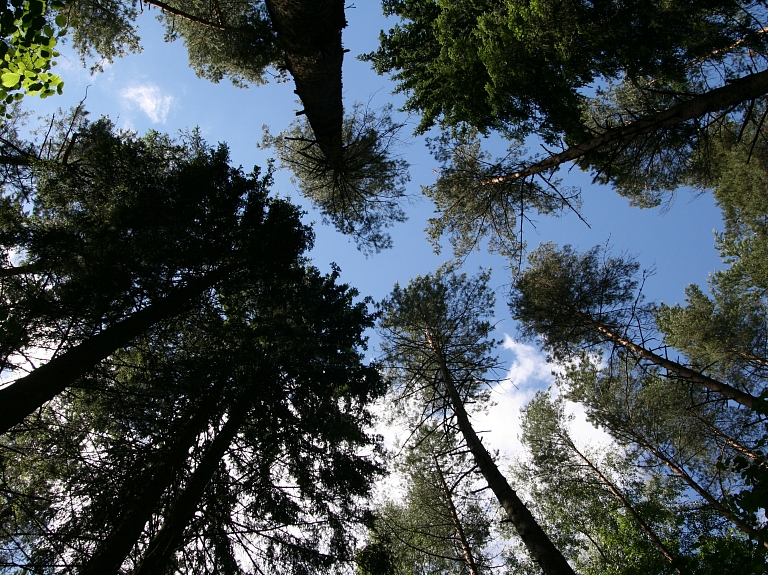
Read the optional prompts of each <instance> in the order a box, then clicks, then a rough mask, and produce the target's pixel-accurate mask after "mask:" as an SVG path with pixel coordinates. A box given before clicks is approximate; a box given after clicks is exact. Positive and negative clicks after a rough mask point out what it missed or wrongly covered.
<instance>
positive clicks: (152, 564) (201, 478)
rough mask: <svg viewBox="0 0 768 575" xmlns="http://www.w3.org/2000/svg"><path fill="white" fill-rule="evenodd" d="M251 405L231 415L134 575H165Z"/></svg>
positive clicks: (239, 404) (237, 407)
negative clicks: (168, 564) (167, 566)
mask: <svg viewBox="0 0 768 575" xmlns="http://www.w3.org/2000/svg"><path fill="white" fill-rule="evenodd" d="M250 409H251V401H248V400H246V399H241V400H240V401H238V402H237V403H235V405H234V407H233V408H232V409H231V410H230V412H229V418H228V419H227V422H226V423H225V424H224V426H223V427H222V428H221V430H219V433H218V434H217V435H216V438H215V439H214V440H213V442H212V443H211V444H210V445H209V446H208V449H207V450H206V451H205V455H204V456H203V458H202V459H201V460H200V463H199V464H198V466H197V467H196V468H195V471H194V473H192V475H191V476H190V478H189V481H187V484H186V486H185V487H184V490H183V491H182V492H181V494H180V495H179V497H178V498H177V499H176V502H175V504H174V505H173V508H172V509H171V510H170V512H169V513H168V514H167V515H166V517H165V521H164V523H163V526H162V527H161V528H160V530H159V531H158V532H157V534H156V535H155V536H154V537H153V539H152V541H150V543H149V546H148V547H147V550H146V552H145V553H144V557H143V559H142V560H141V562H140V563H139V565H138V566H137V567H136V568H135V569H134V570H133V572H132V575H149V574H153V573H154V574H158V575H162V574H164V573H165V572H166V571H165V568H166V565H167V563H168V561H169V560H170V558H171V556H172V555H173V554H174V553H175V552H176V550H177V549H178V548H179V546H180V545H181V542H182V536H183V535H184V530H185V529H186V527H187V525H188V524H189V521H190V520H191V519H192V516H193V515H194V513H195V510H196V509H197V506H198V504H199V503H200V499H201V498H202V496H203V492H204V491H205V488H206V487H207V486H208V483H210V481H211V478H212V477H213V475H214V473H216V469H217V468H218V466H219V462H220V461H221V459H222V457H224V454H225V453H226V452H227V450H228V449H229V446H230V444H231V443H232V440H233V439H234V437H235V435H237V432H238V430H239V429H240V427H241V426H242V425H243V422H244V421H245V419H246V417H247V415H248V412H249V411H250Z"/></svg>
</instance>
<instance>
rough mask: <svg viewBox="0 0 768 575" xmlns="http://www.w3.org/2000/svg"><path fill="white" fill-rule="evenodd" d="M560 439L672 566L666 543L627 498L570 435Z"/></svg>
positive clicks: (671, 556)
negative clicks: (582, 451)
mask: <svg viewBox="0 0 768 575" xmlns="http://www.w3.org/2000/svg"><path fill="white" fill-rule="evenodd" d="M561 439H562V440H563V441H564V442H565V443H566V445H567V446H568V448H569V449H570V450H571V451H573V452H574V453H575V454H576V456H577V457H578V458H579V459H581V460H582V461H583V462H584V463H586V464H587V467H589V468H590V469H591V470H592V472H593V473H594V474H595V475H597V478H598V479H599V480H600V482H601V483H602V484H603V485H605V487H606V488H607V489H608V491H610V492H611V493H612V494H613V496H614V497H615V498H616V499H617V500H618V502H619V503H621V505H622V506H623V507H624V509H626V510H627V513H629V514H630V515H631V516H632V519H634V520H635V523H637V525H638V526H639V527H640V529H641V530H642V531H643V533H645V534H646V535H647V536H648V539H650V540H651V541H652V542H653V544H654V545H655V546H656V549H658V550H659V553H661V554H662V555H663V556H664V558H665V559H666V560H667V561H669V563H670V564H672V565H673V566H674V565H675V557H674V556H673V555H672V553H671V551H670V550H669V549H668V548H667V546H666V545H664V543H663V542H662V541H661V539H660V538H659V537H658V535H656V533H655V532H654V531H653V529H651V527H650V525H648V524H647V523H646V522H645V520H644V519H643V518H642V517H641V516H640V514H639V513H638V512H637V510H635V508H634V507H633V506H632V504H631V503H630V502H629V501H627V498H626V497H624V495H623V494H622V493H621V491H619V489H618V488H617V487H616V486H615V485H614V484H613V483H612V482H611V480H610V479H608V478H607V477H606V476H605V475H603V473H602V472H601V471H600V470H599V469H598V468H597V467H596V466H595V465H594V464H593V463H592V462H591V461H590V460H589V459H588V458H587V457H586V456H585V455H584V454H583V453H581V451H579V449H578V448H577V447H576V445H575V444H574V443H573V442H572V441H571V439H570V437H562V436H561ZM674 569H675V571H677V572H678V573H680V572H681V571H680V569H679V568H678V567H674Z"/></svg>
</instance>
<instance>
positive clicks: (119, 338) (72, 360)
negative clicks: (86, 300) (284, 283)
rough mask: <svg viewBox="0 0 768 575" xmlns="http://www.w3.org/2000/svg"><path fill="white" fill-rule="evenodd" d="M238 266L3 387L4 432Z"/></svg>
mask: <svg viewBox="0 0 768 575" xmlns="http://www.w3.org/2000/svg"><path fill="white" fill-rule="evenodd" d="M233 269H234V268H233V267H232V266H226V267H221V268H219V269H217V270H215V271H212V272H209V273H208V274H206V275H204V276H202V277H199V278H196V279H193V280H190V281H189V283H187V285H186V286H184V287H182V288H178V289H176V290H174V291H173V292H171V293H170V294H169V295H167V296H166V297H164V298H162V299H160V300H158V301H156V302H154V303H153V304H151V305H149V306H147V307H145V308H144V309H142V310H140V311H137V312H136V313H134V314H133V315H131V316H130V317H128V318H126V319H124V320H122V321H120V322H118V323H116V324H115V325H113V326H110V327H108V328H107V329H105V330H104V331H102V332H101V333H99V334H97V335H94V336H92V337H90V338H88V339H87V340H85V341H84V342H82V343H80V344H78V345H76V346H75V347H73V348H71V349H69V350H67V351H66V352H64V353H63V354H61V355H60V356H58V357H55V358H53V359H52V360H51V361H49V362H48V363H46V364H45V365H42V366H40V367H38V368H37V369H35V370H34V371H33V372H32V373H30V374H29V375H27V376H25V377H22V378H20V379H18V380H16V381H15V382H13V383H12V384H11V385H9V386H7V387H5V388H3V389H0V405H2V406H3V409H2V410H0V433H5V432H6V431H8V430H9V429H10V428H11V427H13V426H14V425H16V424H17V423H21V422H22V421H23V420H24V418H25V417H27V416H28V415H30V414H31V413H33V412H34V411H35V410H36V409H39V408H40V407H42V406H43V405H44V404H45V403H46V402H47V401H50V400H51V399H53V398H54V397H56V395H58V394H59V393H61V392H62V391H64V390H65V389H66V388H67V387H68V386H70V385H72V384H73V383H74V382H75V381H76V380H77V378H79V377H81V376H82V375H85V374H86V373H87V372H88V371H90V370H91V369H93V367H94V366H96V365H97V364H98V363H99V362H100V361H102V360H103V359H106V358H107V357H109V355H110V354H112V353H114V352H115V351H117V350H118V349H120V348H121V347H123V346H125V345H127V344H128V343H130V341H131V340H132V339H134V338H136V337H138V336H139V335H141V334H142V333H144V332H145V331H146V330H147V329H149V328H150V327H152V326H153V325H154V324H156V323H158V322H159V321H162V320H164V319H166V318H169V317H173V316H174V315H175V314H177V313H178V312H179V311H181V309H182V308H184V307H185V306H186V305H188V304H189V303H190V302H191V301H192V300H193V299H194V298H195V297H196V296H198V295H200V294H201V293H202V292H203V291H205V290H206V289H208V288H210V287H212V286H214V285H215V284H216V283H218V282H219V281H220V280H222V279H223V278H225V277H226V276H227V274H229V273H230V272H231V271H232V270H233Z"/></svg>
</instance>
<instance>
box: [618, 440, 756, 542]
mask: <svg viewBox="0 0 768 575" xmlns="http://www.w3.org/2000/svg"><path fill="white" fill-rule="evenodd" d="M624 431H625V432H626V433H627V434H628V435H630V436H631V437H633V438H634V440H635V441H636V442H637V444H638V445H641V446H642V447H644V448H645V449H647V450H648V451H650V452H651V453H653V455H655V456H656V458H657V459H658V460H659V461H661V462H662V463H663V464H664V465H666V466H667V467H668V468H669V470H670V471H672V473H674V474H675V475H677V476H678V477H679V478H680V479H682V480H683V481H684V482H685V483H686V484H687V485H688V486H689V487H690V488H691V489H693V490H694V491H695V492H696V493H698V494H699V495H701V497H702V498H703V499H704V501H706V502H707V503H709V504H710V505H711V506H712V508H713V509H715V510H716V511H717V512H718V513H720V514H721V515H722V516H723V517H725V518H726V519H727V520H728V521H730V522H731V523H733V524H734V525H735V526H736V527H737V528H738V529H739V530H740V531H742V532H743V533H745V534H747V535H748V536H749V537H751V538H752V539H754V540H755V541H757V542H759V543H761V544H762V545H763V546H764V547H766V548H768V541H766V540H765V539H764V537H762V535H761V534H760V532H759V531H758V530H757V529H755V528H753V527H751V526H750V525H748V524H747V523H746V522H744V521H743V520H742V519H741V518H740V517H739V516H738V515H737V514H736V513H734V512H733V511H732V510H730V509H728V508H727V507H726V506H725V505H723V504H722V503H721V502H720V501H719V500H718V499H717V498H716V497H715V496H714V495H712V494H711V493H710V492H709V491H707V490H706V489H705V488H704V487H703V486H701V485H699V483H698V482H697V481H696V480H695V479H694V478H693V477H691V476H690V475H689V474H688V472H686V471H685V469H683V468H682V467H680V466H679V465H677V464H676V463H675V462H674V461H673V460H672V459H670V458H669V457H667V455H666V454H665V453H664V452H663V451H662V450H661V449H659V448H657V447H655V446H654V445H652V444H651V443H650V442H649V441H648V440H647V439H646V438H645V437H643V436H642V435H640V434H639V433H637V432H636V431H635V430H633V429H631V428H629V427H626V428H624Z"/></svg>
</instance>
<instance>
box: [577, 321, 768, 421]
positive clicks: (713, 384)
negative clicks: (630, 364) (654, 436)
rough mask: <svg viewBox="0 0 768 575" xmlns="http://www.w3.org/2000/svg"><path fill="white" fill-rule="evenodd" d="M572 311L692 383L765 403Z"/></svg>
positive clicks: (751, 403) (748, 402)
mask: <svg viewBox="0 0 768 575" xmlns="http://www.w3.org/2000/svg"><path fill="white" fill-rule="evenodd" d="M572 311H573V313H574V314H575V315H578V316H579V317H581V318H583V319H584V320H585V321H587V322H588V323H590V324H591V325H593V326H594V327H595V329H597V331H599V332H600V333H601V334H603V335H604V336H606V337H607V338H608V339H609V340H611V341H612V342H614V343H617V344H619V345H620V346H622V347H624V348H626V349H628V350H630V351H632V352H633V353H635V354H637V355H638V356H639V357H642V358H643V359H647V360H648V361H650V362H651V363H654V364H656V365H658V366H660V367H663V368H665V369H667V370H669V371H671V372H673V373H675V374H677V375H678V376H680V377H681V378H683V379H687V380H688V381H690V382H692V383H696V384H698V385H701V386H703V387H705V388H706V389H708V390H710V391H714V392H717V393H719V394H720V395H722V396H723V397H726V398H728V399H732V400H733V401H735V402H736V403H739V404H741V405H743V406H745V407H748V408H750V409H754V410H757V409H759V408H760V407H761V406H764V405H765V403H766V402H765V401H763V400H761V399H760V398H759V397H755V396H754V395H750V394H748V393H746V392H744V391H741V390H739V389H736V388H735V387H733V386H731V385H728V384H727V383H722V382H720V381H717V380H716V379H712V378H711V377H709V376H706V375H704V374H703V373H701V372H698V371H695V370H693V369H691V368H689V367H685V366H684V365H681V364H679V363H677V362H676V361H672V360H670V359H667V358H666V357H662V356H660V355H658V354H656V353H654V352H652V351H650V350H648V349H646V348H644V347H642V346H640V345H637V344H636V343H634V342H632V341H630V340H628V339H626V338H624V337H621V336H620V335H618V334H617V333H614V332H613V331H612V330H610V329H608V328H607V327H605V326H604V325H603V324H601V323H599V322H596V321H595V320H594V319H592V318H591V317H590V316H589V315H587V314H585V313H581V312H578V311H575V310H572Z"/></svg>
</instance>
